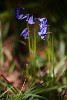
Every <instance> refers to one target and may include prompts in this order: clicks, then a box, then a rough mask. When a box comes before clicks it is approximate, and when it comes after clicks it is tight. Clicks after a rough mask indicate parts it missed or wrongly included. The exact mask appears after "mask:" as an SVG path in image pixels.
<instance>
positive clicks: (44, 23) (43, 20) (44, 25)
mask: <svg viewBox="0 0 67 100" xmlns="http://www.w3.org/2000/svg"><path fill="white" fill-rule="evenodd" d="M38 20H39V21H40V24H39V26H40V31H39V32H38V34H39V36H41V39H44V38H45V36H46V35H47V29H48V25H47V19H46V18H38Z"/></svg>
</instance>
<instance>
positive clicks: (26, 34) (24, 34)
mask: <svg viewBox="0 0 67 100" xmlns="http://www.w3.org/2000/svg"><path fill="white" fill-rule="evenodd" d="M20 35H21V36H23V37H24V39H27V38H28V28H25V29H24V30H23V31H22V32H21V34H20Z"/></svg>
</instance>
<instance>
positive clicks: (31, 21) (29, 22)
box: [26, 14, 35, 25]
mask: <svg viewBox="0 0 67 100" xmlns="http://www.w3.org/2000/svg"><path fill="white" fill-rule="evenodd" d="M26 21H27V22H28V24H31V25H32V24H34V23H35V22H34V18H33V16H31V17H30V14H27V19H26Z"/></svg>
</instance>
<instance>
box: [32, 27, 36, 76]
mask: <svg viewBox="0 0 67 100" xmlns="http://www.w3.org/2000/svg"><path fill="white" fill-rule="evenodd" d="M33 52H34V78H36V30H35V29H34V51H33Z"/></svg>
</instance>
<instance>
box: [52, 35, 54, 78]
mask: <svg viewBox="0 0 67 100" xmlns="http://www.w3.org/2000/svg"><path fill="white" fill-rule="evenodd" d="M52 66H53V77H54V39H53V35H52Z"/></svg>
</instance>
